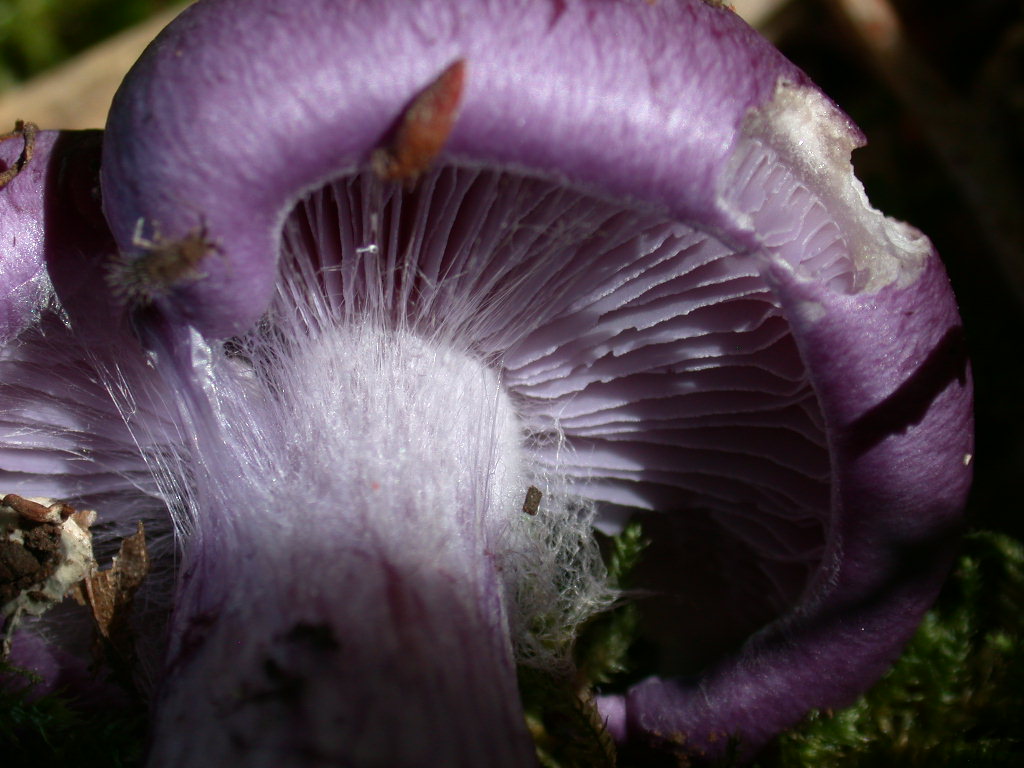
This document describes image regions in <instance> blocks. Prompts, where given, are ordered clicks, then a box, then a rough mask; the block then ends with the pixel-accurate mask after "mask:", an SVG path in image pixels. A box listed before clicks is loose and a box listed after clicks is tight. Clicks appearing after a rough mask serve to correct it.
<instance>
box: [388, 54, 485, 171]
mask: <svg viewBox="0 0 1024 768" xmlns="http://www.w3.org/2000/svg"><path fill="white" fill-rule="evenodd" d="M465 81H466V60H465V59H458V60H457V61H455V62H453V63H452V64H451V65H449V66H448V68H447V69H445V71H444V72H442V73H441V74H440V75H439V76H438V78H437V79H436V80H434V82H432V83H431V84H430V85H428V86H427V87H426V88H425V89H424V90H423V91H421V92H420V94H419V95H418V96H417V97H416V98H415V99H413V100H412V103H411V104H410V105H409V106H408V107H407V108H406V110H405V112H404V113H403V114H402V117H401V118H400V120H399V122H398V125H397V127H396V128H395V131H394V134H393V136H392V139H391V141H390V142H389V144H388V145H387V146H384V147H380V148H379V149H377V150H376V151H374V153H373V156H372V158H371V164H372V165H373V170H374V173H376V174H377V176H378V177H379V178H380V179H382V180H383V181H401V182H403V183H404V184H406V185H407V186H411V185H413V184H415V183H416V180H417V179H418V178H419V177H420V175H421V174H422V173H423V172H424V171H425V170H427V169H428V168H429V167H430V164H431V163H432V162H434V160H435V158H437V156H438V154H439V153H440V152H441V149H442V148H443V147H444V144H445V142H446V141H447V140H448V136H449V135H450V134H451V132H452V128H453V127H454V126H455V118H456V114H457V112H458V109H459V102H460V101H461V100H462V91H463V86H464V85H465Z"/></svg>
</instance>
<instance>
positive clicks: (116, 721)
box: [0, 665, 146, 768]
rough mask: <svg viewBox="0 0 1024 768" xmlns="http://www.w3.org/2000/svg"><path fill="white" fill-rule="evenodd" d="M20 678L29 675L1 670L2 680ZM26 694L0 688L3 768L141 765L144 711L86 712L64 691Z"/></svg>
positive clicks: (6, 668)
mask: <svg viewBox="0 0 1024 768" xmlns="http://www.w3.org/2000/svg"><path fill="white" fill-rule="evenodd" d="M19 674H26V673H24V672H21V671H20V670H17V669H15V668H12V667H10V666H8V665H0V676H6V675H15V676H16V675H19ZM27 676H28V677H31V676H30V675H27ZM23 691H24V689H21V690H10V689H5V688H0V754H2V756H3V760H2V763H0V764H2V765H3V766H4V768H57V767H58V766H61V768H64V767H66V766H75V768H130V767H131V766H138V765H140V764H141V761H142V756H143V748H144V740H145V729H146V722H145V710H144V709H143V708H141V707H139V708H133V709H128V708H124V709H120V708H117V709H105V710H103V711H96V710H86V709H83V708H81V707H79V706H78V703H77V702H76V701H75V700H74V699H73V698H71V697H68V696H66V695H63V694H61V693H59V692H58V693H52V694H49V695H47V696H43V697H41V698H39V699H36V700H32V699H30V698H29V697H27V696H25V695H24V692H23Z"/></svg>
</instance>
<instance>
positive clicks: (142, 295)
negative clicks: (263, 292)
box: [107, 219, 223, 305]
mask: <svg viewBox="0 0 1024 768" xmlns="http://www.w3.org/2000/svg"><path fill="white" fill-rule="evenodd" d="M144 226H145V219H139V221H138V223H137V224H136V225H135V233H134V234H133V236H132V245H133V246H135V247H136V248H138V249H139V250H138V251H135V252H132V253H128V254H121V255H119V256H118V257H116V258H115V259H114V260H113V261H112V262H111V265H110V268H109V269H108V271H107V284H108V285H109V286H110V289H111V291H113V293H114V295H115V296H117V297H118V298H120V299H122V300H124V301H125V303H128V304H134V305H145V304H150V303H152V302H153V301H154V300H155V299H159V298H161V297H163V296H166V295H167V294H168V293H170V291H171V289H172V288H175V287H176V286H179V285H181V284H182V283H186V282H194V281H196V280H201V279H202V278H204V277H205V276H206V275H204V274H203V273H202V272H200V271H199V265H200V264H201V263H202V262H203V260H204V259H206V257H207V256H209V255H210V254H211V253H218V254H220V253H223V252H222V251H221V249H220V246H218V245H217V244H216V243H214V242H213V241H212V240H210V238H209V235H208V233H207V231H206V224H200V225H199V226H198V227H196V228H195V229H193V230H192V231H191V232H189V233H188V234H187V235H185V236H184V237H182V238H180V239H178V240H172V239H168V238H165V237H163V236H162V235H161V234H160V233H159V232H158V231H155V232H154V235H153V238H152V239H149V238H146V237H143V235H142V230H143V227H144Z"/></svg>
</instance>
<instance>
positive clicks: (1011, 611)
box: [762, 532, 1024, 768]
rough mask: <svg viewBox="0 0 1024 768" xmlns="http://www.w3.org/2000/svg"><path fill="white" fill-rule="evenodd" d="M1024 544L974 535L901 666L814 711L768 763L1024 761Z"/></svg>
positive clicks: (852, 765)
mask: <svg viewBox="0 0 1024 768" xmlns="http://www.w3.org/2000/svg"><path fill="white" fill-rule="evenodd" d="M1022 606H1024V547H1022V546H1021V544H1020V543H1019V542H1017V541H1015V540H1013V539H1011V538H1009V537H1007V536H1004V535H1002V534H998V533H990V532H979V533H975V534H972V535H971V536H969V537H967V539H966V541H965V544H964V553H963V555H962V556H961V558H960V560H959V562H958V565H957V568H956V570H955V572H954V574H953V576H952V578H951V579H950V581H949V583H948V584H947V586H946V588H945V590H944V591H943V594H942V597H941V598H940V600H939V602H938V604H937V605H936V606H935V608H934V609H933V610H932V611H931V612H930V613H929V614H928V615H927V617H926V618H925V620H924V622H923V623H922V625H921V628H920V629H919V630H918V632H917V634H916V635H915V637H914V639H913V640H912V641H911V643H910V644H909V645H908V647H907V649H906V651H905V653H904V654H903V656H902V657H901V659H900V660H899V662H898V663H897V664H896V666H895V667H894V668H893V669H892V670H891V671H890V672H889V673H888V674H887V675H886V676H885V677H884V678H883V679H882V681H881V682H880V683H879V684H878V685H877V686H875V687H874V688H873V689H872V690H871V691H869V692H868V693H867V694H866V695H865V696H863V697H862V698H861V699H860V700H859V701H858V702H857V703H856V704H854V705H853V706H852V707H850V708H849V709H846V710H843V711H842V712H839V713H837V714H835V715H832V716H829V715H827V714H824V713H816V714H814V715H812V716H811V717H810V718H809V719H808V721H807V722H806V723H805V724H804V725H803V726H802V727H800V728H798V729H796V730H794V731H792V732H791V733H789V734H786V735H785V736H784V737H783V738H782V739H781V740H780V744H779V751H778V755H777V756H776V757H775V758H774V759H772V760H766V761H764V762H763V763H762V765H763V766H765V767H766V768H767V767H768V766H772V767H774V766H779V767H780V768H797V767H798V766H799V767H803V766H814V767H815V768H827V767H828V766H843V768H857V767H858V766H864V767H865V768H867V766H879V765H885V766H1011V765H1013V766H1016V765H1021V764H1024V649H1022V645H1021V643H1022V640H1024V613H1022V610H1021V608H1022Z"/></svg>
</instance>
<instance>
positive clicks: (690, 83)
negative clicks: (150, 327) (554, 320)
mask: <svg viewBox="0 0 1024 768" xmlns="http://www.w3.org/2000/svg"><path fill="white" fill-rule="evenodd" d="M240 30H244V33H241V32H240ZM459 58H464V59H465V60H466V61H467V67H468V70H467V71H468V79H467V85H466V90H465V93H464V97H463V100H462V104H461V107H460V116H459V120H458V122H457V123H456V126H455V129H454V131H453V133H452V136H451V139H450V141H449V143H448V145H447V149H446V153H445V154H446V156H451V157H465V158H467V159H468V160H470V161H472V162H474V163H486V164H509V165H512V166H520V167H524V168H530V169H543V170H544V171H546V172H548V173H550V174H551V175H552V176H554V177H562V178H565V179H568V180H571V181H572V182H574V183H576V184H583V185H593V186H595V187H598V188H600V189H601V190H602V191H603V192H604V193H606V194H613V195H616V196H621V197H625V198H636V199H639V200H644V201H647V202H648V203H652V204H657V205H660V206H664V207H665V208H666V209H667V210H668V211H670V212H671V213H673V214H675V215H678V216H680V217H683V218H687V219H692V220H698V221H701V222H702V224H703V226H705V227H707V228H709V229H716V228H722V229H731V228H732V223H731V222H730V221H728V219H727V218H726V217H724V216H723V214H721V212H719V211H718V210H717V209H716V204H715V201H714V199H713V196H712V193H713V190H714V185H715V179H716V177H717V175H718V174H719V173H720V172H721V168H722V166H723V164H724V163H725V162H726V159H727V156H728V153H729V150H730V148H731V146H732V144H733V142H734V140H735V138H736V129H737V126H738V125H739V123H740V121H741V119H742V117H743V115H744V113H745V112H746V110H747V109H749V108H750V107H752V106H755V105H758V104H760V103H763V102H764V101H765V100H766V99H767V98H768V97H769V96H770V95H771V93H772V90H773V88H774V86H775V83H776V80H777V79H778V78H779V77H782V76H784V77H786V78H787V79H790V80H792V81H793V82H805V81H806V78H805V76H804V75H803V74H802V73H800V72H799V71H798V70H796V68H795V67H793V66H792V65H791V64H790V63H789V62H787V61H786V60H785V59H784V58H783V57H782V56H781V55H780V54H779V53H778V52H777V51H775V50H774V49H773V48H772V47H771V46H770V45H768V44H767V43H766V42H765V41H764V40H763V39H761V38H760V37H758V36H757V35H756V34H755V33H754V32H753V31H751V30H750V29H749V28H748V27H747V26H746V25H745V24H743V23H742V22H741V21H740V20H739V19H738V18H737V17H736V16H735V15H734V14H732V13H731V12H729V11H727V10H725V9H722V8H712V7H710V6H708V5H706V4H705V3H703V2H700V0H691V1H688V2H664V3H654V4H641V3H632V2H597V1H587V0H575V1H574V0H569V1H568V2H563V1H562V0H511V1H509V0H501V1H500V2H499V1H497V0H491V1H484V2H480V1H479V0H472V2H470V1H469V0H431V1H430V2H422V3H415V4H410V3H408V2H405V0H375V1H374V2H355V1H354V0H343V1H342V2H328V1H327V0H311V1H310V2H303V3H291V4H282V3H279V2H273V1H272V0H213V1H212V2H200V3H198V4H197V5H196V6H194V7H192V8H189V9H188V10H187V11H186V12H185V13H184V14H183V15H182V17H181V18H180V19H179V20H178V21H177V22H176V23H175V24H174V25H173V26H172V27H170V28H169V29H168V30H167V31H165V33H164V34H162V35H161V36H160V37H159V38H158V39H157V40H156V41H155V42H154V43H153V45H152V46H151V48H150V49H149V50H148V51H147V53H146V54H145V56H144V57H143V59H142V60H141V61H140V63H139V64H138V65H137V66H136V68H135V69H134V70H133V71H132V73H131V74H130V75H129V76H128V78H127V79H126V81H125V83H124V85H123V86H122V88H121V91H120V92H119V95H118V96H117V98H116V99H115V103H114V107H113V110H112V112H111V115H110V119H109V122H108V126H107V129H108V132H107V137H106V142H105V147H104V164H103V185H104V207H105V210H106V212H107V216H108V219H109V220H110V224H111V227H112V230H113V232H114V234H115V237H116V238H117V240H118V242H119V244H120V245H121V247H122V249H125V250H127V251H131V250H133V248H134V246H133V245H132V236H133V233H134V232H135V229H136V226H137V223H138V222H139V220H140V219H141V220H143V221H144V222H145V224H146V228H145V230H144V231H145V234H147V235H150V236H152V235H154V233H155V232H157V231H158V232H159V233H160V234H161V235H162V236H164V237H169V238H174V237H181V236H183V235H185V234H187V233H188V232H190V231H192V230H194V229H195V228H197V227H199V226H201V225H205V226H206V227H207V231H208V232H209V235H210V237H211V239H212V240H214V241H215V242H217V243H218V244H219V245H220V247H221V248H222V249H223V251H224V253H223V258H221V259H211V260H209V263H208V264H206V265H204V270H205V272H206V273H207V274H208V278H207V279H205V280H203V281H201V282H198V283H195V284H190V285H188V286H184V287H182V288H181V289H180V290H179V291H178V292H176V294H175V297H173V298H172V299H171V305H172V306H173V308H174V311H175V312H177V313H180V314H181V315H183V316H184V317H185V318H187V319H188V320H189V321H190V322H192V323H194V324H196V325H197V326H198V327H200V328H201V329H203V330H204V332H207V333H211V334H214V335H219V336H224V335H229V334H231V333H234V332H237V331H240V330H243V329H245V328H246V327H248V325H250V324H251V323H252V322H253V321H254V320H255V319H256V318H257V317H259V316H260V314H261V313H262V311H263V309H264V308H265V306H266V304H267V302H268V301H269V298H270V294H271V288H272V284H273V279H274V274H275V271H274V264H275V260H276V248H277V240H278V237H279V228H280V225H281V223H282V220H283V217H284V215H285V214H286V213H287V210H288V208H289V207H290V204H291V203H293V202H295V201H296V200H297V198H298V196H299V194H300V193H302V192H304V191H306V190H308V189H310V188H312V187H315V186H317V185H319V184H320V183H323V182H324V181H326V180H328V179H329V178H331V177H334V176H337V175H338V174H339V173H341V172H343V171H346V170H352V169H354V168H355V167H356V166H357V165H359V164H360V163H364V162H366V160H367V159H368V157H369V154H370V153H371V151H372V150H373V148H374V147H376V146H377V145H378V144H379V143H380V142H381V140H382V137H383V136H384V135H385V134H386V133H387V131H388V129H389V128H390V127H391V126H392V124H393V123H394V121H395V120H396V118H397V116H398V115H399V114H400V113H401V111H402V109H403V107H404V106H405V105H406V104H407V103H408V102H409V100H410V99H411V98H412V96H413V95H415V94H416V93H417V92H419V91H420V90H421V89H422V88H423V87H425V85H426V84H428V83H429V82H431V81H432V80H433V79H434V78H435V77H436V76H437V74H438V73H439V72H441V71H442V70H443V69H444V68H445V67H446V66H448V64H450V63H451V62H452V61H454V60H455V59H459ZM136 250H137V249H136Z"/></svg>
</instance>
